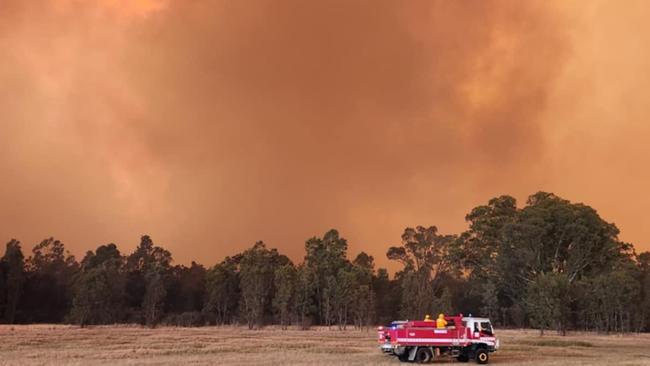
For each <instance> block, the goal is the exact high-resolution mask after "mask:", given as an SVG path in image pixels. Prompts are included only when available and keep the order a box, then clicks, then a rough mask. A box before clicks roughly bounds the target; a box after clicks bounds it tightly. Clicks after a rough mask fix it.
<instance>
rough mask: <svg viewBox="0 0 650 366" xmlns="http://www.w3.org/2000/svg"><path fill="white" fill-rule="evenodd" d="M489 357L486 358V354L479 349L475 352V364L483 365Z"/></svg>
mask: <svg viewBox="0 0 650 366" xmlns="http://www.w3.org/2000/svg"><path fill="white" fill-rule="evenodd" d="M489 359H490V357H489V356H488V352H487V351H486V350H484V349H480V350H478V351H476V363H478V364H479V365H485V364H486V363H488V360H489Z"/></svg>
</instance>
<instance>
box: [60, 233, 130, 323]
mask: <svg viewBox="0 0 650 366" xmlns="http://www.w3.org/2000/svg"><path fill="white" fill-rule="evenodd" d="M123 264H124V261H123V258H122V255H121V254H120V251H119V250H118V249H117V246H116V245H115V244H107V245H101V246H100V247H98V248H97V250H96V251H95V252H92V251H89V252H88V253H86V256H85V257H84V258H83V260H82V261H81V271H80V272H79V273H78V275H77V278H76V280H75V286H74V289H75V291H74V298H73V300H72V309H71V311H70V319H71V320H72V321H75V322H77V323H79V324H81V325H82V326H85V325H87V324H111V323H116V322H119V321H120V320H121V318H122V316H123V313H124V299H125V276H124V271H123Z"/></svg>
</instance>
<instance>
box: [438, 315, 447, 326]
mask: <svg viewBox="0 0 650 366" xmlns="http://www.w3.org/2000/svg"><path fill="white" fill-rule="evenodd" d="M446 327H447V321H446V320H445V314H440V315H438V319H436V328H438V329H441V328H443V329H444V328H446Z"/></svg>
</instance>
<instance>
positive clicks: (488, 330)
mask: <svg viewBox="0 0 650 366" xmlns="http://www.w3.org/2000/svg"><path fill="white" fill-rule="evenodd" d="M481 331H482V332H483V333H485V334H489V335H492V324H490V322H481Z"/></svg>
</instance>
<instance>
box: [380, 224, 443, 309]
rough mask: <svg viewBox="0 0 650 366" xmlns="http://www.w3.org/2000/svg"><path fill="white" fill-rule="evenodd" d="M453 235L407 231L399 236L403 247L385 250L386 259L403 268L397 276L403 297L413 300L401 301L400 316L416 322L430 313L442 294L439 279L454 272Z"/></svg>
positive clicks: (420, 229) (421, 229) (433, 229)
mask: <svg viewBox="0 0 650 366" xmlns="http://www.w3.org/2000/svg"><path fill="white" fill-rule="evenodd" d="M455 240H456V236H454V235H441V234H438V228H437V227H435V226H430V227H428V228H426V227H423V226H418V227H416V228H415V229H413V228H406V229H405V230H404V233H403V234H402V245H401V246H399V247H391V248H389V249H388V252H387V253H386V256H387V257H388V259H390V260H395V261H398V262H400V263H402V265H403V266H404V269H403V270H402V271H401V272H399V273H398V274H397V276H398V279H399V280H400V282H401V284H402V287H403V291H404V293H408V294H412V297H408V298H403V302H402V310H401V312H402V316H404V317H407V318H410V319H417V318H419V317H422V316H424V315H425V314H427V313H429V312H430V311H431V310H435V309H432V308H433V306H434V299H435V297H436V296H440V295H441V294H442V291H443V283H442V279H443V278H444V276H445V275H446V274H449V273H450V272H452V271H454V269H455V267H454V261H453V260H452V258H451V256H450V255H449V250H450V247H451V245H452V243H453V242H454V241H455Z"/></svg>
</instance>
